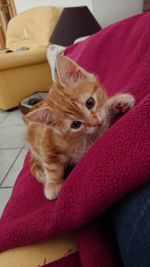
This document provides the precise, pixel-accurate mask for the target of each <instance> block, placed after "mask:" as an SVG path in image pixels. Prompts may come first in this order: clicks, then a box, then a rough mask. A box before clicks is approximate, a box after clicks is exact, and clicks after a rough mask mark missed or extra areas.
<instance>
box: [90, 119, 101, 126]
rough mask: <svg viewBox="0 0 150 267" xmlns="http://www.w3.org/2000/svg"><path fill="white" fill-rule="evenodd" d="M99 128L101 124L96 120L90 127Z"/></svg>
mask: <svg viewBox="0 0 150 267" xmlns="http://www.w3.org/2000/svg"><path fill="white" fill-rule="evenodd" d="M100 126H101V122H100V121H98V120H97V121H96V122H95V123H94V124H93V125H92V127H100Z"/></svg>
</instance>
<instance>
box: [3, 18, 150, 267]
mask: <svg viewBox="0 0 150 267" xmlns="http://www.w3.org/2000/svg"><path fill="white" fill-rule="evenodd" d="M148 25H150V14H140V15H137V16H134V17H130V18H128V19H126V20H123V21H121V22H119V23H115V24H113V25H111V26H109V27H107V28H106V29H104V30H102V31H100V32H98V33H97V34H95V35H93V36H91V37H90V38H88V39H87V40H85V41H83V42H81V43H78V44H75V45H73V46H71V47H69V48H68V49H67V50H66V51H65V54H66V55H67V56H70V57H71V58H72V59H74V60H75V61H76V62H77V63H78V64H80V65H81V66H82V67H84V68H86V69H87V70H88V71H91V72H93V73H95V74H96V75H97V76H98V77H99V78H100V79H101V82H102V84H103V85H104V86H105V87H106V88H107V92H108V94H109V95H112V94H114V93H116V92H118V91H123V92H126V91H128V92H131V93H132V94H133V95H134V96H135V98H136V106H135V107H134V108H133V109H132V110H131V111H130V112H128V113H127V114H125V115H124V116H122V117H121V118H120V119H119V120H118V121H117V122H116V123H115V124H114V125H113V126H112V127H111V128H110V129H109V130H108V131H107V132H106V133H105V134H104V135H103V136H102V137H101V138H100V139H99V140H98V141H97V142H96V143H95V144H94V145H93V146H92V148H91V149H90V150H89V151H88V152H87V153H86V155H85V156H84V157H83V158H82V159H81V161H80V162H79V163H78V165H77V166H76V167H75V168H74V169H73V171H72V172H71V173H70V175H69V176H68V178H67V180H66V181H65V183H64V186H63V188H62V190H61V193H60V195H59V197H58V199H57V200H55V201H48V200H47V199H45V197H44V194H43V188H42V186H41V184H39V183H37V181H36V180H35V178H34V177H32V176H31V174H30V170H29V157H30V156H29V155H27V157H26V159H25V162H24V166H23V169H22V171H21V172H20V174H19V176H18V178H17V181H16V184H15V186H14V189H13V193H12V196H11V198H10V200H9V202H8V203H7V206H6V208H5V210H4V212H3V214H2V217H1V220H0V251H4V250H6V249H10V248H13V247H17V246H23V245H29V244H34V243H37V242H42V241H46V240H49V239H50V238H52V237H54V236H57V235H60V234H64V233H67V232H73V231H74V232H75V235H76V241H77V245H78V250H79V255H80V262H81V266H83V267H93V266H94V267H98V266H103V267H117V266H119V260H118V259H117V252H116V251H115V247H114V245H113V244H114V243H113V236H112V235H111V234H112V233H111V231H109V230H110V229H109V226H108V227H107V226H106V227H104V225H103V224H102V223H101V221H102V218H103V214H104V212H106V213H107V211H108V210H109V209H110V208H111V206H112V205H113V204H115V203H117V202H118V201H119V200H121V199H122V198H123V197H125V196H126V195H127V194H128V193H130V192H132V191H133V190H136V189H137V188H138V187H139V186H141V185H143V184H144V183H145V182H147V181H148V180H149V179H150V78H149V77H150V45H149V43H150V42H149V41H150V28H149V27H148ZM108 231H109V232H110V235H108ZM108 236H109V237H110V238H108ZM70 259H71V260H72V259H73V261H74V262H76V260H77V262H79V258H77V257H76V256H75V255H74V256H73V257H70ZM68 262H69V261H68ZM70 262H71V261H70ZM61 264H62V263H60V265H59V262H58V263H57V265H55V263H52V264H49V265H48V266H69V267H70V266H73V265H69V263H67V265H66V263H65V264H64V265H63V264H62V265H61ZM70 264H71V263H70ZM75 266H79V264H77V265H75Z"/></svg>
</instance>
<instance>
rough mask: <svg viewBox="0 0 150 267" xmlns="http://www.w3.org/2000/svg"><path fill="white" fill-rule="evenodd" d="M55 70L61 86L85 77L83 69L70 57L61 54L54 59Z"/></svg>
mask: <svg viewBox="0 0 150 267" xmlns="http://www.w3.org/2000/svg"><path fill="white" fill-rule="evenodd" d="M56 70H57V75H58V80H59V82H60V84H61V85H62V86H63V87H65V86H67V85H73V84H75V83H78V82H80V81H81V80H84V79H85V78H86V77H87V74H86V71H85V70H84V69H82V68H81V67H80V66H79V65H78V64H76V63H75V62H74V61H73V60H71V59H70V58H68V57H65V56H62V55H60V56H58V57H57V59H56Z"/></svg>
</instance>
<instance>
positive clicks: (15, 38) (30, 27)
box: [6, 6, 62, 50]
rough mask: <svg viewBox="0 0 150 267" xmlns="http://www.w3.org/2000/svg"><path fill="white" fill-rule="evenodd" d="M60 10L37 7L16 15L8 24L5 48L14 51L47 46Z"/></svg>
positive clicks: (49, 7)
mask: <svg viewBox="0 0 150 267" xmlns="http://www.w3.org/2000/svg"><path fill="white" fill-rule="evenodd" d="M61 11H62V9H61V8H57V7H51V6H46V7H37V8H32V9H29V10H27V11H24V12H22V13H20V14H18V15H17V16H16V17H14V18H12V19H11V20H10V22H9V24H8V28H7V37H6V39H7V40H6V47H7V48H8V49H11V50H16V49H18V48H21V47H28V48H30V49H34V48H38V47H43V46H47V45H48V43H49V37H50V36H51V34H52V32H53V29H54V27H55V24H56V22H57V20H58V18H59V16H60V13H61Z"/></svg>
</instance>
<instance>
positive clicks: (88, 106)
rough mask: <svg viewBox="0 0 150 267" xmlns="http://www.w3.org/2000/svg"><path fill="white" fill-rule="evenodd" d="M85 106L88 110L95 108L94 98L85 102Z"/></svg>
mask: <svg viewBox="0 0 150 267" xmlns="http://www.w3.org/2000/svg"><path fill="white" fill-rule="evenodd" d="M85 105H86V107H87V108H88V109H91V108H93V107H94V106H95V100H94V98H93V97H90V98H89V99H88V100H87V101H86V103H85Z"/></svg>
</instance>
